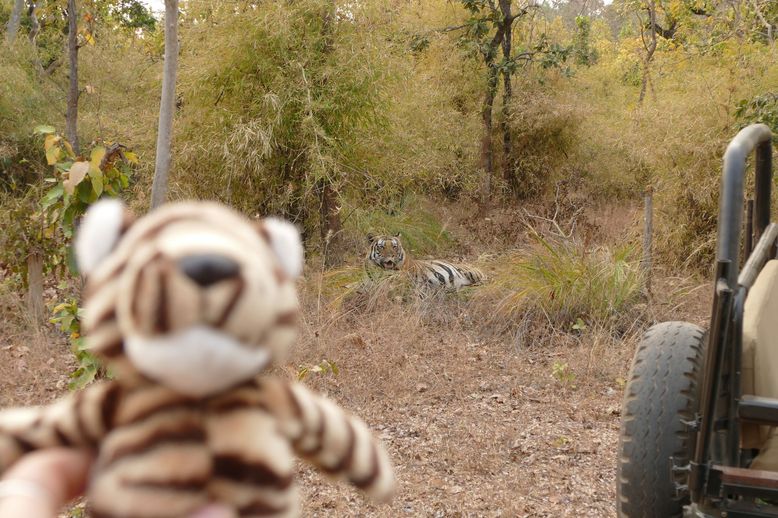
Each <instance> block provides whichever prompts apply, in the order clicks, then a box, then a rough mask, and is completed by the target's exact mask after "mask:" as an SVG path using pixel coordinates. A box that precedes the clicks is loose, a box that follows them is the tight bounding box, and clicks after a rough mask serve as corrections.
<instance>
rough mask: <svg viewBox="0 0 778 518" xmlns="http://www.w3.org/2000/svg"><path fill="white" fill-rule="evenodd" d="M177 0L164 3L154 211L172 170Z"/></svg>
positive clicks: (163, 199) (176, 60) (176, 58)
mask: <svg viewBox="0 0 778 518" xmlns="http://www.w3.org/2000/svg"><path fill="white" fill-rule="evenodd" d="M177 28H178V0H165V65H164V70H163V76H162V97H161V99H160V102H159V128H158V130H157V159H156V163H155V167H154V182H153V184H152V186H151V208H152V209H153V208H156V207H159V206H160V205H161V204H162V203H164V201H165V195H166V194H167V183H168V172H169V171H170V160H171V156H170V143H171V140H172V138H173V112H174V110H175V105H176V69H177V67H178V34H177V32H178V31H177Z"/></svg>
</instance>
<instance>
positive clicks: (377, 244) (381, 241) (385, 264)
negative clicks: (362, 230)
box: [367, 232, 405, 270]
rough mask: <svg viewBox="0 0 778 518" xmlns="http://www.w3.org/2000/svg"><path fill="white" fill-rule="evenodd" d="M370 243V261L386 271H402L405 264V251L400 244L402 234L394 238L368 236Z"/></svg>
mask: <svg viewBox="0 0 778 518" xmlns="http://www.w3.org/2000/svg"><path fill="white" fill-rule="evenodd" d="M367 241H368V243H370V251H369V252H368V256H367V258H368V260H370V261H371V262H373V263H374V264H376V265H377V266H379V267H381V268H383V269H384V270H400V269H402V267H403V263H404V262H405V250H403V245H402V243H401V242H400V233H399V232H398V233H397V234H395V235H393V236H374V235H373V234H368V235H367Z"/></svg>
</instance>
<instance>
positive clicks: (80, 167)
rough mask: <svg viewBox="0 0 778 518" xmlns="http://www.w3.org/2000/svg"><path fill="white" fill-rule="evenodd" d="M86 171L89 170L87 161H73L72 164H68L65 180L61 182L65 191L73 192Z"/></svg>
mask: <svg viewBox="0 0 778 518" xmlns="http://www.w3.org/2000/svg"><path fill="white" fill-rule="evenodd" d="M87 172H89V162H74V163H73V165H72V166H70V171H68V178H67V180H65V181H64V182H62V185H63V186H64V187H65V192H66V193H68V194H73V192H74V191H75V190H76V186H77V185H78V184H80V183H81V182H82V181H83V179H84V178H85V177H86V173H87Z"/></svg>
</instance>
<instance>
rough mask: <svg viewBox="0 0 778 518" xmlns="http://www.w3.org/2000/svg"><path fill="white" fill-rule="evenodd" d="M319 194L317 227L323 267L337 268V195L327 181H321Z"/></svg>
mask: <svg viewBox="0 0 778 518" xmlns="http://www.w3.org/2000/svg"><path fill="white" fill-rule="evenodd" d="M317 191H318V194H319V200H320V202H321V203H320V205H319V225H320V227H319V228H320V232H321V241H322V244H323V246H324V266H326V267H331V266H337V265H338V264H340V262H341V260H342V254H341V248H342V247H341V246H340V242H341V239H340V234H341V230H342V225H341V221H340V207H338V193H337V191H335V189H334V188H333V186H332V183H331V182H330V181H329V180H328V179H326V178H325V179H323V180H321V181H320V182H319V185H318V186H317Z"/></svg>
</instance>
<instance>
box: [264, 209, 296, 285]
mask: <svg viewBox="0 0 778 518" xmlns="http://www.w3.org/2000/svg"><path fill="white" fill-rule="evenodd" d="M259 229H260V234H261V235H263V236H264V237H265V238H266V239H267V240H268V242H269V243H270V248H272V249H273V253H275V255H276V257H278V261H279V262H280V263H281V267H282V268H283V269H284V271H285V272H286V273H287V274H288V275H289V276H290V277H291V278H292V279H296V278H297V277H299V276H300V274H301V273H303V242H302V240H301V239H300V232H299V231H298V230H297V228H295V226H294V225H292V224H291V223H289V222H287V221H284V220H281V219H276V218H267V219H265V220H263V221H262V222H261V223H260V227H259Z"/></svg>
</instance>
